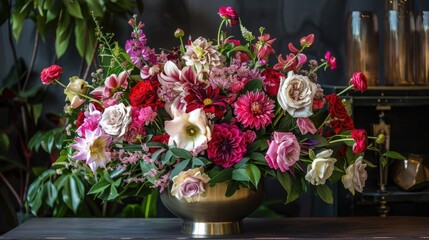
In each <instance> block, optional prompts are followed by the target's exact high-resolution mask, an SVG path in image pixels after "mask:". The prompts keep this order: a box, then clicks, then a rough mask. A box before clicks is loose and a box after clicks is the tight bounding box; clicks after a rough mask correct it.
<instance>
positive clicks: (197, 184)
mask: <svg viewBox="0 0 429 240" xmlns="http://www.w3.org/2000/svg"><path fill="white" fill-rule="evenodd" d="M179 191H180V195H182V197H183V198H190V197H193V196H195V195H198V194H200V193H202V192H204V183H203V182H202V181H200V180H199V179H196V178H192V177H188V178H186V180H185V181H184V182H183V183H182V184H181V185H180V189H179Z"/></svg>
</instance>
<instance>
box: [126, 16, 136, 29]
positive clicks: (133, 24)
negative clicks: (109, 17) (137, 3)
mask: <svg viewBox="0 0 429 240" xmlns="http://www.w3.org/2000/svg"><path fill="white" fill-rule="evenodd" d="M128 24H130V25H131V27H134V26H135V25H136V21H135V20H134V18H131V19H130V20H128Z"/></svg>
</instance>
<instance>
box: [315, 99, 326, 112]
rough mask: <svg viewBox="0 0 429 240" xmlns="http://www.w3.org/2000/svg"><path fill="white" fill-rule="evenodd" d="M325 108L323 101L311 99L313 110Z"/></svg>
mask: <svg viewBox="0 0 429 240" xmlns="http://www.w3.org/2000/svg"><path fill="white" fill-rule="evenodd" d="M323 106H325V101H324V100H323V99H313V110H318V109H322V108H323Z"/></svg>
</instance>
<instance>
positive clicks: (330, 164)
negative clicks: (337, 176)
mask: <svg viewBox="0 0 429 240" xmlns="http://www.w3.org/2000/svg"><path fill="white" fill-rule="evenodd" d="M333 152H334V151H332V150H331V149H329V150H325V151H322V152H320V153H318V154H317V155H316V158H315V159H314V160H313V162H312V163H311V165H308V168H307V174H306V175H305V180H307V181H309V182H310V183H311V184H313V185H322V184H325V182H326V179H328V178H329V177H330V176H331V175H332V172H333V171H334V164H335V162H336V161H337V159H335V158H332V157H331V155H332V153H333Z"/></svg>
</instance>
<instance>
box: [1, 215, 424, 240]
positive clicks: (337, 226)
mask: <svg viewBox="0 0 429 240" xmlns="http://www.w3.org/2000/svg"><path fill="white" fill-rule="evenodd" d="M181 223H182V222H181V220H180V219H177V218H151V219H142V218H33V219H30V220H28V221H26V222H25V223H23V224H21V225H20V226H18V227H16V228H15V229H13V230H11V231H9V232H7V233H6V234H4V235H3V236H0V239H51V240H52V239H189V238H192V236H191V235H186V234H183V233H181V232H180V229H181ZM244 231H245V232H244V233H242V234H237V235H228V236H221V237H210V238H218V239H261V240H262V239H289V238H331V239H332V238H429V218H426V217H386V218H380V217H327V218H281V219H267V218H247V219H244ZM200 238H201V237H200Z"/></svg>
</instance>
